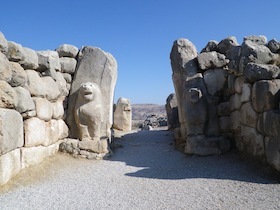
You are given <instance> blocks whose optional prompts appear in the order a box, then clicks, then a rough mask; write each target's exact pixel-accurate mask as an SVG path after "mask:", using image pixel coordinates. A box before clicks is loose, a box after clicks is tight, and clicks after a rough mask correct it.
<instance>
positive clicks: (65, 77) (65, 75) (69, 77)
mask: <svg viewBox="0 0 280 210" xmlns="http://www.w3.org/2000/svg"><path fill="white" fill-rule="evenodd" d="M62 75H63V77H64V79H65V81H66V82H67V83H71V82H72V76H71V74H68V73H63V74H62Z"/></svg>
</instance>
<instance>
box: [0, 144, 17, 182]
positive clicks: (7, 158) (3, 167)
mask: <svg viewBox="0 0 280 210" xmlns="http://www.w3.org/2000/svg"><path fill="white" fill-rule="evenodd" d="M20 170H21V157H20V149H16V150H13V151H11V152H9V153H6V154H5V155H2V156H0V171H1V173H0V186H2V185H4V184H6V183H7V182H8V181H9V180H10V179H12V178H13V177H14V176H16V175H17V174H18V173H19V172H20Z"/></svg>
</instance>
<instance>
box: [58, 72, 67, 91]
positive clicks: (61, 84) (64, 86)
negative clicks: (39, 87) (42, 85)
mask: <svg viewBox="0 0 280 210" xmlns="http://www.w3.org/2000/svg"><path fill="white" fill-rule="evenodd" d="M56 83H57V86H58V89H59V91H60V93H61V95H62V96H68V94H69V90H68V88H67V83H66V81H65V79H64V76H63V74H62V73H60V72H57V74H56Z"/></svg>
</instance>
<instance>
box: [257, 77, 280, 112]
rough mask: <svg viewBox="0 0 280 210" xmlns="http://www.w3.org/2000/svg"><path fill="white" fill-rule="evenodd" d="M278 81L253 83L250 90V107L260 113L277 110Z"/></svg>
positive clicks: (279, 82)
mask: <svg viewBox="0 0 280 210" xmlns="http://www.w3.org/2000/svg"><path fill="white" fill-rule="evenodd" d="M279 89H280V80H279V79H275V80H261V81H258V82H255V83H254V85H253V90H252V105H253V108H254V109H255V111H256V112H258V113H261V112H265V111H268V110H272V109H278V107H279V101H280V91H279Z"/></svg>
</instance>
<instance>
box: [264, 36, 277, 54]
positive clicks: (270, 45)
mask: <svg viewBox="0 0 280 210" xmlns="http://www.w3.org/2000/svg"><path fill="white" fill-rule="evenodd" d="M267 47H268V48H269V49H270V51H271V52H273V53H279V52H280V43H279V42H278V41H277V40H276V39H272V40H270V41H269V42H268V43H267Z"/></svg>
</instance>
